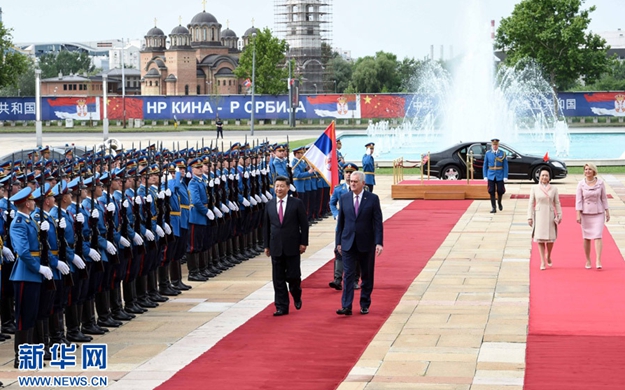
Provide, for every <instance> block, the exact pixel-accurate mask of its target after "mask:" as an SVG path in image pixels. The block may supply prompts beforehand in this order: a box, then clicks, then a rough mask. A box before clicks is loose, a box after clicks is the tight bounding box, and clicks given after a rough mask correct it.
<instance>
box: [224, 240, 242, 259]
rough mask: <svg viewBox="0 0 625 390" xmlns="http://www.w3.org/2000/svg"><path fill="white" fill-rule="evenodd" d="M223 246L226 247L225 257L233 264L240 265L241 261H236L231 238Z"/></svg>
mask: <svg viewBox="0 0 625 390" xmlns="http://www.w3.org/2000/svg"><path fill="white" fill-rule="evenodd" d="M224 245H225V246H226V256H227V257H228V259H229V261H230V262H231V263H233V264H241V263H242V261H241V260H239V259H237V258H236V257H235V255H234V245H233V244H232V238H229V239H228V240H227V241H226V242H225V243H224Z"/></svg>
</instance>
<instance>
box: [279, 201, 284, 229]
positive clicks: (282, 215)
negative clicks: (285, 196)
mask: <svg viewBox="0 0 625 390" xmlns="http://www.w3.org/2000/svg"><path fill="white" fill-rule="evenodd" d="M282 202H283V201H282V200H281V201H280V208H279V209H278V217H280V224H282V220H283V219H284V212H283V210H282Z"/></svg>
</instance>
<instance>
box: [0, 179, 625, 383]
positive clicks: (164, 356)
mask: <svg viewBox="0 0 625 390" xmlns="http://www.w3.org/2000/svg"><path fill="white" fill-rule="evenodd" d="M624 178H625V177H614V176H610V175H608V176H606V177H605V179H606V181H607V182H608V184H609V187H610V188H609V192H610V193H612V194H613V196H614V197H615V199H612V200H611V201H610V203H611V210H612V220H611V222H610V224H609V229H610V231H611V233H612V234H613V235H614V237H615V239H616V241H617V244H618V245H619V247H625V245H624V244H625V224H623V220H624V218H623V216H624V215H625V212H624V211H623V207H622V202H621V201H620V196H625V186H623V184H622V182H623V179H624ZM377 179H379V181H378V185H377V186H376V193H378V194H379V195H380V197H381V201H382V206H383V212H384V217H385V219H387V218H389V217H390V216H392V215H393V214H394V213H395V212H397V211H399V210H401V209H402V208H403V207H404V206H405V205H407V204H408V203H409V201H394V200H392V199H391V198H390V184H391V177H390V176H387V177H378V178H377ZM580 179H581V176H570V177H569V178H567V179H566V180H564V181H559V182H556V183H557V185H558V187H559V190H560V193H561V194H574V193H575V187H576V183H577V181H578V180H580ZM529 189H530V184H529V183H510V184H508V185H507V191H508V195H509V194H528V193H529ZM508 195H507V196H506V199H505V200H504V210H503V212H498V213H497V214H495V215H492V214H490V213H489V212H488V211H489V210H490V204H489V202H488V201H475V202H473V203H472V205H471V206H470V207H469V209H468V210H467V212H466V213H465V214H464V215H463V216H462V218H461V219H460V220H459V222H458V224H457V225H456V226H455V227H454V229H453V230H452V232H451V233H450V234H449V236H448V237H447V239H446V240H445V241H444V243H443V244H442V245H441V247H440V248H439V249H438V251H437V252H436V254H435V255H434V256H433V257H432V259H431V260H430V261H429V263H428V264H427V266H426V267H425V268H424V270H423V272H422V273H421V274H420V275H419V276H418V277H417V278H416V279H415V281H414V282H413V283H412V285H411V286H410V288H409V290H408V291H407V293H406V294H405V296H404V297H403V299H402V300H401V302H400V304H399V305H398V306H397V308H396V309H395V311H394V312H393V314H392V315H391V317H390V318H389V319H388V321H387V322H386V323H385V325H384V326H383V327H382V329H381V330H380V332H379V333H378V335H377V336H376V337H375V338H374V340H373V341H372V342H371V343H370V345H369V347H368V348H367V350H366V351H365V353H364V354H363V355H362V357H361V358H360V360H359V361H358V363H357V364H356V365H355V367H354V368H353V369H352V370H351V372H350V373H349V375H348V377H347V378H346V379H345V381H344V382H343V383H342V384H341V385H340V387H339V389H340V390H348V389H349V390H351V389H368V390H374V389H401V388H406V389H420V388H422V389H472V390H485V389H521V388H522V385H523V376H524V356H525V341H526V335H527V325H528V305H529V268H528V265H529V255H530V253H529V251H530V229H529V227H528V226H527V222H526V209H527V199H509V198H508ZM441 206H442V207H444V202H441ZM333 239H334V221H332V220H330V219H326V220H324V221H323V222H321V223H319V224H317V225H314V227H313V228H312V230H311V232H310V242H311V246H310V247H309V248H308V251H307V252H306V254H305V255H304V261H303V263H302V268H303V269H302V271H303V274H304V276H308V275H309V274H311V273H312V272H314V271H316V270H317V269H318V268H319V267H321V266H322V265H323V264H325V263H326V262H327V261H328V260H329V259H330V258H331V257H332V246H333ZM556 245H557V244H556ZM581 250H582V248H581V243H580V251H581ZM556 261H557V260H556ZM270 269H271V266H270V261H269V259H268V258H267V257H265V256H264V255H261V256H259V257H257V258H255V259H252V260H249V261H246V262H244V263H242V264H240V265H237V266H236V267H234V268H233V269H230V270H228V271H226V272H224V273H223V274H221V275H219V276H218V277H217V278H215V279H213V280H210V281H208V282H205V283H190V284H192V285H193V287H194V288H193V289H192V290H191V291H189V292H186V293H184V294H182V295H180V296H179V298H175V299H171V300H170V301H169V302H167V303H165V304H162V305H161V306H160V307H159V308H157V309H152V310H150V311H149V312H148V313H146V314H144V315H140V316H138V317H137V318H136V319H135V320H133V321H131V322H129V323H127V324H125V325H124V326H122V327H121V328H118V329H112V330H111V332H110V333H108V334H106V335H104V336H96V337H95V339H94V342H100V343H107V344H108V348H109V352H108V358H109V368H108V370H107V371H106V372H104V374H106V375H108V377H109V381H110V383H113V382H114V381H115V383H114V384H113V385H112V386H110V387H111V388H113V389H148V388H153V387H155V386H157V385H158V384H160V383H162V382H163V381H164V380H166V379H168V378H169V377H171V375H173V374H174V373H175V372H176V371H177V370H178V369H180V368H181V367H183V366H184V365H186V364H188V363H189V362H190V361H192V360H193V359H194V358H195V357H196V356H199V355H200V354H201V353H202V352H204V351H205V350H207V349H208V348H210V347H211V346H212V345H214V344H215V343H216V342H217V341H219V340H220V339H221V338H222V337H224V336H225V335H227V334H228V333H229V332H231V331H232V330H234V329H236V328H237V327H238V326H240V325H241V324H242V323H244V322H245V321H247V319H249V318H250V317H252V316H254V315H255V314H257V313H258V312H260V311H261V310H262V309H263V308H264V307H266V306H267V305H268V304H270V303H271V302H272V300H273V291H272V287H271V279H270V277H271V272H270ZM328 294H334V295H336V300H337V303H338V302H339V300H340V295H339V293H338V292H336V291H333V290H331V289H330V288H328ZM374 299H375V296H374ZM332 314H333V313H329V315H332ZM12 365H13V343H12V340H11V341H9V342H5V343H2V344H0V380H2V381H3V382H4V383H5V385H8V384H12V385H11V386H10V387H9V388H17V384H16V383H15V378H16V377H17V375H18V372H17V371H16V370H13V369H12ZM43 372H46V373H50V374H52V375H54V374H58V373H59V371H58V369H51V368H45V369H44V370H43ZM69 372H72V370H69ZM69 372H68V373H69ZM78 372H80V371H78V370H75V371H74V373H76V374H77V373H78ZM88 374H90V375H92V374H93V373H92V372H88Z"/></svg>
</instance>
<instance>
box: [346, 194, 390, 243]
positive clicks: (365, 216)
mask: <svg viewBox="0 0 625 390" xmlns="http://www.w3.org/2000/svg"><path fill="white" fill-rule="evenodd" d="M353 195H354V194H353V192H347V193H345V194H343V195H341V199H340V200H339V214H338V217H337V226H336V229H337V230H336V245H341V250H345V251H349V250H352V249H355V250H358V251H359V252H369V251H373V250H375V246H376V245H383V244H382V241H383V239H384V231H383V227H382V208H381V207H380V198H378V196H377V195H376V194H374V193H371V192H368V191H362V192H361V193H360V195H361V197H360V201H359V206H358V216H356V213H355V210H354V200H353Z"/></svg>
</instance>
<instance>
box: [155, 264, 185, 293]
mask: <svg viewBox="0 0 625 390" xmlns="http://www.w3.org/2000/svg"><path fill="white" fill-rule="evenodd" d="M158 292H159V293H160V294H161V295H165V296H168V297H175V296H176V295H180V291H178V290H176V289H174V288H173V287H172V286H171V283H170V282H169V266H167V265H164V266H161V267H158Z"/></svg>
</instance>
